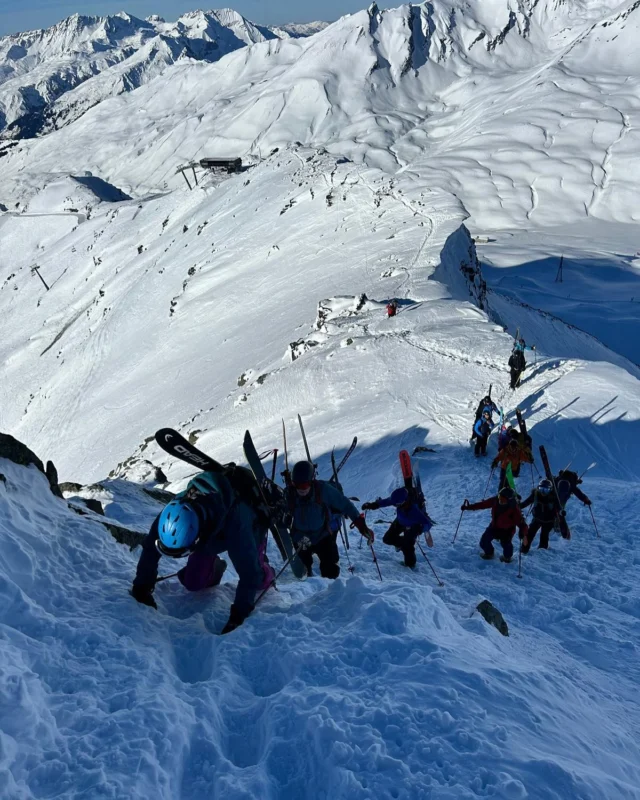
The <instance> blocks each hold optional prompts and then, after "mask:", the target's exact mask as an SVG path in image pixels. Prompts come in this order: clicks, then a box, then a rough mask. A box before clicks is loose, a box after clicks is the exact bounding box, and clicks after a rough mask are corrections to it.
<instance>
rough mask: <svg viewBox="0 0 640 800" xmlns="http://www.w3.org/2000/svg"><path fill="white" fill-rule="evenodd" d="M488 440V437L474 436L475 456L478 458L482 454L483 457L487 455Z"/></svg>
mask: <svg viewBox="0 0 640 800" xmlns="http://www.w3.org/2000/svg"><path fill="white" fill-rule="evenodd" d="M488 440H489V437H488V436H478V434H476V455H477V456H479V455H480V454H482V455H483V456H486V455H487V441H488Z"/></svg>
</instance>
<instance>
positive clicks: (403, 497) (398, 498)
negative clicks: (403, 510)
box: [391, 487, 409, 506]
mask: <svg viewBox="0 0 640 800" xmlns="http://www.w3.org/2000/svg"><path fill="white" fill-rule="evenodd" d="M408 499H409V492H408V491H407V490H406V489H405V488H404V487H402V488H401V489H394V490H393V491H392V492H391V502H392V503H393V505H394V506H401V505H402V504H403V503H406V502H407V500H408Z"/></svg>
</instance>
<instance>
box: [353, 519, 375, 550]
mask: <svg viewBox="0 0 640 800" xmlns="http://www.w3.org/2000/svg"><path fill="white" fill-rule="evenodd" d="M353 527H354V528H357V530H358V531H359V532H360V533H361V534H362V535H363V536H364V538H365V539H366V540H367V544H373V540H374V535H373V531H372V530H371V528H367V523H366V522H365V521H364V517H358V518H357V519H354V521H353Z"/></svg>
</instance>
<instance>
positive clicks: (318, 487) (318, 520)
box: [287, 481, 360, 545]
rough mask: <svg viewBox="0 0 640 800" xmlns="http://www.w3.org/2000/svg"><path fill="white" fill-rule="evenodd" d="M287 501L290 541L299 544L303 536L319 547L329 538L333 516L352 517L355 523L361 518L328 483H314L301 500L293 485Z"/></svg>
mask: <svg viewBox="0 0 640 800" xmlns="http://www.w3.org/2000/svg"><path fill="white" fill-rule="evenodd" d="M287 501H288V504H289V512H290V514H291V517H292V523H291V538H292V539H293V542H294V544H296V545H297V544H298V543H299V542H300V540H301V539H302V538H304V537H306V538H307V539H309V540H310V541H311V544H317V543H318V542H319V541H320V540H321V539H324V537H325V536H328V535H329V534H330V533H331V530H330V519H331V515H332V514H340V515H342V516H344V517H349V519H350V520H351V521H352V522H355V520H357V519H358V517H359V516H360V512H359V511H358V509H357V508H356V507H355V506H354V505H353V503H352V502H351V500H349V499H348V498H346V497H345V496H344V495H343V494H342V492H341V491H339V490H338V489H336V487H335V486H332V485H331V484H330V483H329V482H328V481H314V482H313V484H312V485H311V491H310V492H309V494H308V495H307V496H306V497H301V496H300V495H299V494H298V492H297V491H296V490H295V489H294V488H293V487H292V486H291V487H289V488H288V489H287Z"/></svg>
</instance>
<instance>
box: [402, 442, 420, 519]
mask: <svg viewBox="0 0 640 800" xmlns="http://www.w3.org/2000/svg"><path fill="white" fill-rule="evenodd" d="M399 458H400V469H401V470H402V477H403V478H404V487H405V489H406V490H407V491H408V492H409V497H411V499H412V500H413V501H414V502H415V503H417V504H418V505H419V506H420V508H423V506H424V494H423V492H422V483H421V481H420V474H419V473H418V471H417V469H416V470H414V468H413V462H412V461H411V456H410V455H409V451H408V450H401V451H400V453H399Z"/></svg>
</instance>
